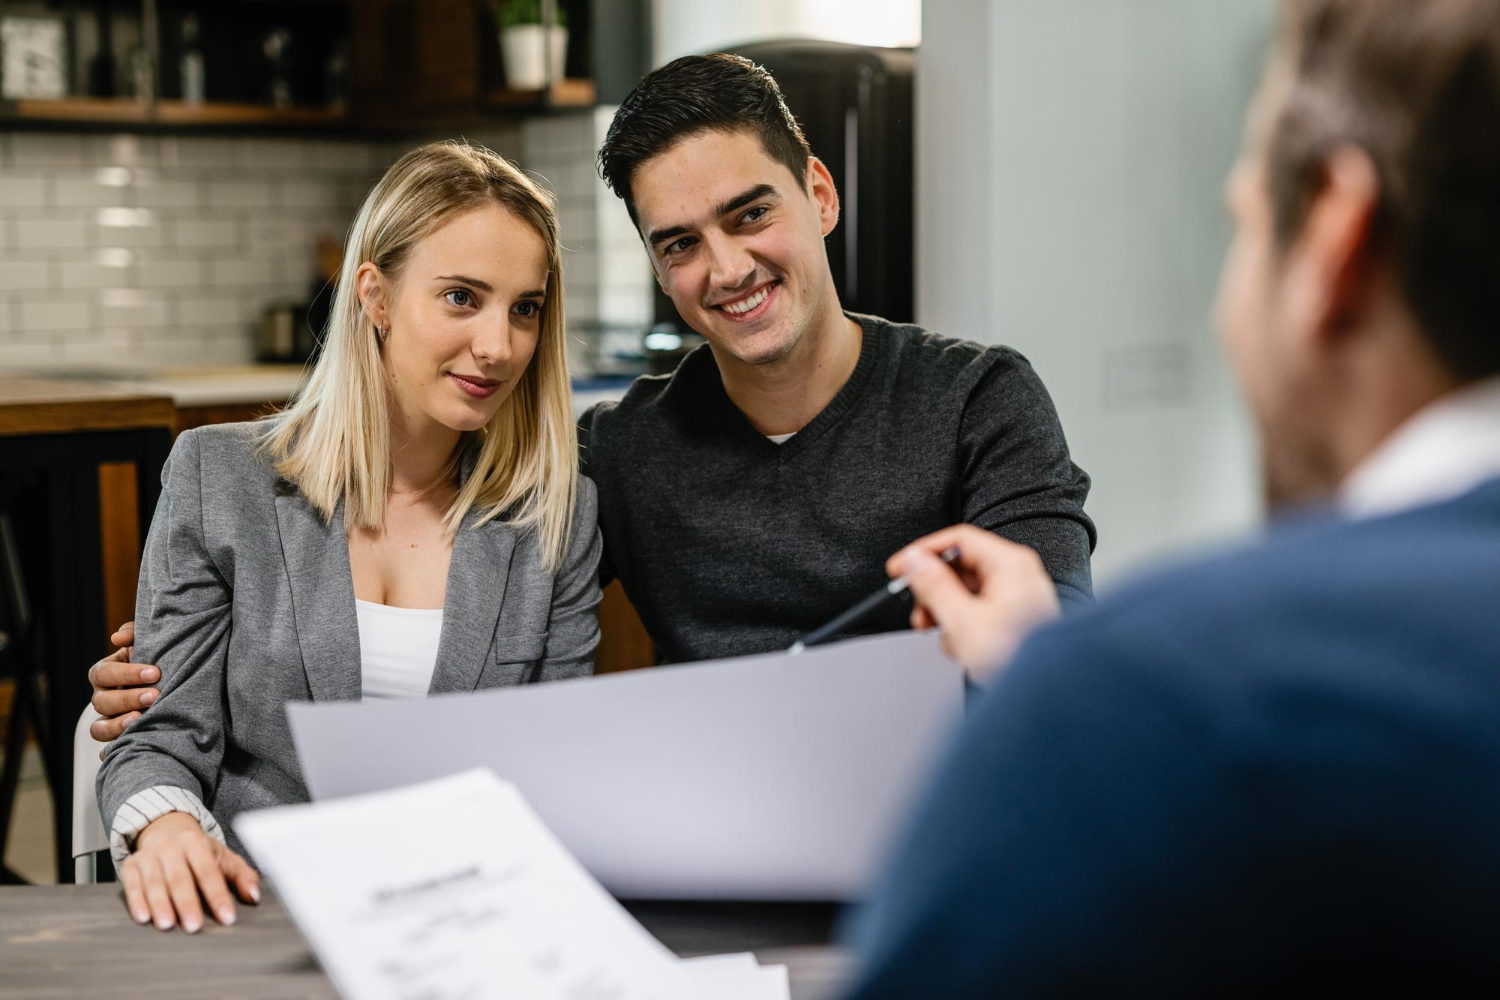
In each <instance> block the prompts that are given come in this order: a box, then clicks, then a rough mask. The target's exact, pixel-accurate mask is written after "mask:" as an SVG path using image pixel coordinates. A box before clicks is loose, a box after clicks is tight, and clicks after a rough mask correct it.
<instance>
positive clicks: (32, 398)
mask: <svg viewBox="0 0 1500 1000" xmlns="http://www.w3.org/2000/svg"><path fill="white" fill-rule="evenodd" d="M176 417H177V408H176V406H175V405H174V404H173V402H172V398H171V397H170V396H165V395H162V394H160V393H152V392H141V391H137V390H132V389H125V388H121V387H119V386H115V385H111V384H108V383H102V382H74V381H69V380H64V379H49V378H13V377H5V376H0V435H4V436H7V437H19V436H22V435H31V434H68V433H75V432H79V431H115V430H131V429H135V428H140V427H166V428H170V427H171V426H172V424H173V421H174V420H176Z"/></svg>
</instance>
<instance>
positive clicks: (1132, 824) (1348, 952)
mask: <svg viewBox="0 0 1500 1000" xmlns="http://www.w3.org/2000/svg"><path fill="white" fill-rule="evenodd" d="M1286 10H1287V13H1288V15H1289V17H1288V22H1287V26H1286V34H1285V36H1284V38H1283V40H1282V43H1281V45H1280V48H1279V51H1278V53H1277V58H1276V60H1275V61H1274V63H1273V67H1272V69H1271V70H1270V72H1269V73H1268V76H1267V80H1266V83H1265V85H1264V87H1263V90H1262V95H1261V99H1260V101H1259V104H1258V114H1256V115H1254V116H1252V122H1251V125H1250V127H1249V129H1248V132H1247V142H1246V149H1245V153H1244V157H1243V159H1242V162H1241V164H1240V166H1239V167H1237V169H1236V171H1235V173H1234V175H1233V177H1232V179H1231V181H1230V184H1229V202H1230V207H1231V212H1232V214H1233V216H1234V221H1235V227H1236V237H1235V241H1234V245H1233V247H1232V249H1231V250H1230V253H1229V258H1228V261H1227V262H1226V265H1225V270H1224V278H1223V286H1222V289H1221V296H1220V309H1219V314H1220V325H1221V328H1222V330H1223V333H1224V338H1225V341H1226V345H1227V348H1228V350H1229V353H1230V354H1231V355H1232V357H1233V360H1234V363H1235V366H1236V368H1237V369H1238V371H1239V374H1240V376H1241V380H1242V382H1243V384H1244V387H1245V390H1246V394H1247V396H1248V398H1249V400H1250V403H1251V406H1252V409H1253V410H1254V413H1255V417H1256V420H1257V422H1258V424H1259V426H1260V430H1261V436H1262V439H1263V442H1264V454H1265V475H1266V485H1267V490H1268V494H1269V496H1270V498H1271V499H1272V500H1273V501H1274V502H1275V503H1277V504H1280V505H1286V504H1293V503H1295V504H1298V505H1306V504H1307V503H1308V502H1310V501H1317V500H1329V499H1331V500H1332V501H1333V506H1334V510H1333V511H1331V512H1330V513H1329V514H1327V515H1323V516H1318V517H1312V518H1308V517H1305V516H1304V517H1302V518H1300V519H1299V520H1298V521H1296V522H1293V523H1284V524H1281V525H1280V526H1279V528H1278V530H1277V531H1275V532H1273V534H1272V537H1271V539H1270V540H1269V541H1268V542H1267V543H1266V544H1264V545H1261V546H1258V547H1256V548H1253V549H1250V550H1248V551H1245V552H1242V553H1239V554H1236V555H1232V556H1229V557H1227V558H1222V559H1219V560H1216V561H1213V562H1210V563H1207V564H1205V565H1200V566H1197V567H1193V568H1188V569H1184V570H1178V571H1175V572H1172V573H1169V574H1166V575H1162V576H1158V577H1156V578H1154V579H1150V580H1147V581H1145V582H1143V583H1141V584H1139V585H1137V586H1135V587H1134V588H1132V589H1129V590H1127V591H1124V592H1121V593H1120V594H1119V595H1117V596H1116V597H1114V598H1113V599H1111V600H1108V601H1105V602H1101V603H1100V604H1099V605H1097V606H1095V607H1093V608H1090V609H1088V610H1086V611H1084V612H1083V613H1081V614H1079V615H1078V616H1076V617H1075V618H1073V620H1072V621H1071V622H1069V623H1066V624H1064V625H1060V626H1057V627H1052V628H1047V629H1044V630H1042V631H1041V632H1038V633H1037V634H1035V635H1034V636H1033V637H1032V638H1031V639H1030V640H1028V641H1027V642H1026V644H1025V645H1024V646H1023V647H1022V648H1021V650H1020V652H1019V654H1017V656H1016V658H1015V659H1014V660H1013V661H1012V663H1011V664H1010V665H1009V666H1008V667H1007V668H1006V669H1005V670H1004V671H1003V672H1002V673H1001V674H1000V675H999V677H998V678H997V679H996V680H995V682H994V686H993V687H992V688H991V690H990V691H989V692H988V693H987V694H986V695H985V697H984V700H983V702H982V704H981V705H980V707H979V708H978V709H977V710H976V712H975V713H974V714H973V715H972V716H971V718H970V719H969V722H968V727H967V729H966V732H965V734H964V736H963V737H962V739H961V740H960V742H959V744H958V746H957V747H956V748H955V750H954V752H953V754H952V756H951V759H950V761H949V766H948V767H947V769H946V771H945V772H944V773H943V775H942V777H941V778H940V780H939V781H938V783H937V787H936V788H935V789H934V790H933V791H932V793H931V794H930V796H929V797H928V800H927V802H926V804H925V807H924V808H923V809H922V811H921V814H920V819H919V820H918V822H917V824H916V825H915V827H914V828H913V829H912V831H911V832H910V834H909V836H908V837H907V839H906V844H905V846H904V848H902V849H901V850H900V851H899V852H898V854H897V857H896V858H895V860H894V863H893V864H892V866H891V868H890V874H889V875H888V877H887V878H886V880H885V883H884V887H883V889H882V890H881V891H879V892H878V893H877V894H876V896H875V899H874V902H873V903H872V905H871V906H870V907H869V908H868V911H867V912H866V913H865V914H864V915H863V920H862V926H861V927H860V929H859V932H858V939H859V942H860V948H861V952H862V968H863V971H862V975H861V978H862V982H861V984H860V985H859V986H858V988H857V989H856V990H855V991H854V994H853V995H854V997H855V998H857V1000H877V998H886V997H891V998H896V997H903V998H904V997H914V996H921V997H927V998H934V1000H940V998H957V997H988V996H996V995H1000V994H1004V995H1006V996H1016V997H1042V996H1049V997H1050V996H1153V997H1156V996H1194V997H1197V996H1222V995H1234V996H1280V995H1286V994H1288V993H1292V994H1297V995H1302V994H1309V995H1310V994H1314V993H1317V994H1322V995H1337V996H1372V995H1381V996H1384V995H1393V994H1397V993H1399V994H1401V995H1406V996H1454V995H1463V996H1494V995H1495V994H1496V993H1497V992H1500V949H1497V948H1496V947H1495V941H1494V933H1493V931H1494V928H1495V927H1497V926H1500V853H1497V851H1496V847H1495V845H1496V844H1497V843H1500V798H1497V797H1496V795H1495V794H1494V790H1495V788H1496V787H1497V786H1500V626H1497V624H1496V611H1497V609H1500V298H1497V297H1496V294H1495V282H1496V279H1497V277H1500V241H1497V238H1496V234H1497V233H1500V187H1497V185H1496V183H1495V179H1496V178H1497V177H1500V132H1497V130H1496V128H1495V125H1494V123H1495V122H1496V121H1497V120H1500V3H1497V2H1496V0H1288V2H1287V4H1286ZM955 541H957V542H959V543H960V544H961V545H962V546H963V552H964V563H965V564H964V567H963V568H964V569H966V570H967V571H968V574H969V578H970V580H971V581H973V582H975V583H976V584H977V586H978V588H979V592H978V593H977V594H971V593H970V592H969V589H968V588H967V587H965V586H964V585H963V584H962V583H961V582H960V580H959V578H958V577H957V576H956V575H955V574H954V573H953V572H952V571H951V570H949V569H948V568H947V567H946V566H944V565H942V564H940V563H938V562H937V561H936V560H935V559H934V558H933V555H932V553H933V552H934V551H936V550H939V549H941V548H942V547H944V546H947V545H949V544H952V543H954V542H955ZM1010 549H1011V547H1009V546H1007V545H1006V544H1005V543H1004V542H1002V541H1001V540H999V539H996V538H994V537H993V536H985V535H981V534H979V533H977V532H973V531H971V530H968V529H965V528H958V529H954V530H952V531H949V532H944V533H942V534H940V535H938V536H935V537H933V538H931V539H927V540H924V541H922V542H920V543H918V545H916V546H914V547H912V549H911V550H909V551H908V552H905V553H902V554H901V555H899V556H898V557H897V558H896V559H893V560H892V565H891V567H890V568H891V570H892V572H911V573H913V574H914V580H913V591H914V592H915V593H916V594H917V598H918V601H919V602H920V609H919V612H918V614H919V615H920V616H921V617H922V618H923V620H933V621H936V622H938V623H941V624H942V626H943V628H944V630H945V634H946V636H945V637H946V639H947V641H948V643H949V647H950V649H951V651H952V652H953V653H954V655H956V656H958V657H961V658H963V659H965V660H967V661H968V662H970V663H971V664H980V663H984V662H986V661H988V660H990V659H992V658H993V657H996V656H1003V655H1004V653H1005V650H1006V649H1007V648H1009V647H1010V646H1011V645H1012V644H1013V642H1014V640H1015V637H1016V635H1017V634H1018V633H1019V632H1020V631H1022V629H1023V628H1024V624H1025V623H1024V622H1022V623H1018V622H1017V621H1016V620H1015V609H1017V608H1021V607H1025V602H1023V601H1016V600H1014V595H1013V593H1007V594H1005V595H1004V596H1003V598H997V597H995V596H994V588H996V587H997V586H1000V585H1001V584H1002V583H1004V580H1003V579H1002V578H1003V577H1014V576H1015V572H1014V569H1015V567H1014V565H1013V564H1012V561H1011V560H1012V558H1013V556H1014V553H1013V552H1012V551H1011V550H1010ZM1033 583H1034V581H1033ZM1009 586H1011V587H1014V586H1015V584H1014V581H1013V580H1012V582H1011V583H1010V584H1009Z"/></svg>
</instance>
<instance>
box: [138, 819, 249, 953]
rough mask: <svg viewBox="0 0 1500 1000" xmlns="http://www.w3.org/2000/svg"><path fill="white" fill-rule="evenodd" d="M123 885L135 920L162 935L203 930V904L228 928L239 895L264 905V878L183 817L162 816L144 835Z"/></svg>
mask: <svg viewBox="0 0 1500 1000" xmlns="http://www.w3.org/2000/svg"><path fill="white" fill-rule="evenodd" d="M120 884H121V885H122V886H124V888H125V905H126V907H127V908H128V909H129V911H130V916H131V918H132V919H133V920H135V922H136V923H138V924H144V923H154V924H155V925H156V926H157V928H159V929H160V930H164V931H167V930H171V929H172V928H173V927H174V926H176V925H177V924H181V925H182V929H183V930H185V931H187V932H188V933H189V934H196V933H197V932H198V931H200V930H202V928H203V921H204V916H203V910H204V904H207V907H208V911H209V912H210V913H212V914H213V916H214V918H215V919H216V920H218V921H219V923H221V924H223V925H225V926H226V927H227V926H229V925H230V924H233V923H234V920H235V907H234V896H235V895H238V896H239V898H240V899H242V900H243V901H245V902H246V903H252V904H253V903H258V902H260V874H259V873H258V872H256V870H255V869H254V868H251V867H250V864H249V862H247V861H246V860H245V859H244V858H242V857H240V856H239V855H238V854H236V853H234V852H233V851H231V850H230V849H229V848H227V847H225V846H224V845H223V844H221V843H219V842H218V841H217V840H215V839H214V838H212V837H210V836H209V835H208V834H206V833H204V832H203V827H201V826H199V825H198V821H197V820H196V819H194V818H193V817H191V816H189V815H188V814H187V813H182V812H170V813H167V814H166V815H164V816H159V817H157V818H156V819H155V820H153V821H152V822H151V823H150V824H149V825H148V826H147V827H146V828H145V829H144V830H142V831H141V832H140V835H139V836H137V837H136V840H135V851H134V853H132V854H131V855H130V857H128V858H126V859H125V863H124V864H123V865H122V866H121V867H120ZM231 886H233V887H234V893H233V894H231V892H230V887H231Z"/></svg>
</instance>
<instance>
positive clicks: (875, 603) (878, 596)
mask: <svg viewBox="0 0 1500 1000" xmlns="http://www.w3.org/2000/svg"><path fill="white" fill-rule="evenodd" d="M938 558H939V559H941V560H943V562H945V563H947V564H948V565H950V566H951V565H953V561H954V560H955V559H957V558H958V546H957V545H955V546H952V547H951V548H948V549H945V550H943V553H942V555H940V556H938ZM910 586H911V580H910V579H908V578H907V577H904V576H898V577H896V579H894V580H892V581H891V582H890V583H888V584H886V585H885V586H884V587H882V588H880V589H879V590H877V591H875V593H873V594H871V595H870V596H869V597H866V598H865V599H864V600H863V601H860V602H859V603H858V604H856V605H855V606H854V607H852V608H850V609H849V610H848V611H845V612H844V613H843V614H841V615H839V616H838V617H837V618H835V619H834V620H833V621H831V622H829V623H828V624H827V625H824V626H822V627H821V628H815V629H813V630H812V631H811V632H809V633H807V634H806V635H804V636H803V637H802V638H801V639H798V640H797V641H796V642H794V643H792V645H791V648H789V649H788V650H787V653H788V655H791V656H796V655H797V654H798V653H800V652H802V651H803V650H804V649H806V648H807V647H809V646H816V645H818V644H820V643H824V642H827V641H828V640H829V639H832V638H833V637H834V636H836V635H838V634H839V633H840V632H842V631H844V630H845V629H847V628H848V627H849V626H850V625H853V624H854V623H855V622H858V621H862V620H864V619H865V618H867V617H869V616H870V615H871V614H873V613H874V612H876V611H878V610H880V609H881V608H883V607H885V605H886V604H887V603H888V602H890V601H894V600H895V599H896V598H897V597H899V596H900V595H902V594H904V593H906V588H908V587H910Z"/></svg>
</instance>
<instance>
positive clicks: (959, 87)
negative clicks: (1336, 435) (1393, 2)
mask: <svg viewBox="0 0 1500 1000" xmlns="http://www.w3.org/2000/svg"><path fill="white" fill-rule="evenodd" d="M1273 15H1274V3H1273V2H1272V0H1239V2H1236V3H1232V4H1229V3H1204V2H1202V0H1131V2H1130V3H1099V2H1095V0H1048V2H1046V3H1037V2H1036V0H945V2H941V3H937V2H933V3H928V4H926V5H925V7H924V10H923V18H922V22H923V23H922V31H923V37H924V42H923V46H922V52H921V57H920V59H919V64H918V72H919V77H918V97H917V102H918V106H917V127H918V141H917V191H918V193H917V220H918V226H917V230H918V235H917V260H918V262H919V263H918V268H917V271H918V275H917V312H918V316H917V318H918V321H919V322H922V323H923V324H924V325H927V326H929V327H931V328H933V329H935V330H938V331H940V332H944V333H948V334H951V335H954V336H962V337H968V338H972V339H976V340H981V341H985V342H994V343H1005V344H1009V345H1011V346H1013V347H1015V348H1017V349H1018V350H1020V351H1021V352H1022V353H1023V354H1025V355H1026V356H1027V357H1029V358H1030V359H1031V361H1032V363H1033V364H1034V365H1035V366H1036V368H1037V370H1038V371H1039V372H1040V373H1041V376H1042V378H1043V380H1044V381H1045V382H1046V383H1047V385H1048V387H1049V389H1050V390H1051V392H1052V396H1053V399H1054V400H1055V402H1056V403H1057V406H1058V410H1059V412H1060V413H1061V416H1062V420H1063V426H1064V429H1065V431H1066V432H1067V434H1068V438H1069V442H1070V444H1071V445H1072V448H1073V452H1074V456H1075V458H1076V460H1077V461H1078V463H1079V464H1080V465H1082V466H1083V467H1084V468H1085V469H1086V470H1087V471H1088V472H1089V473H1090V474H1091V475H1092V476H1093V478H1094V492H1093V494H1092V496H1091V498H1090V502H1089V507H1088V509H1089V511H1090V513H1091V514H1092V516H1093V517H1094V519H1095V520H1096V522H1097V523H1098V525H1099V531H1100V544H1099V549H1098V552H1097V553H1096V556H1095V564H1094V565H1095V577H1096V580H1097V581H1098V582H1099V583H1100V584H1101V586H1102V587H1104V588H1106V589H1107V587H1108V586H1109V585H1110V584H1111V582H1113V581H1117V580H1118V579H1119V578H1120V577H1121V575H1122V574H1123V573H1124V572H1125V571H1126V570H1127V568H1129V567H1138V566H1140V565H1141V563H1142V561H1143V560H1145V559H1150V558H1155V557H1160V556H1164V555H1166V554H1168V553H1170V552H1173V551H1175V550H1178V549H1180V548H1182V547H1183V546H1185V545H1189V544H1194V543H1202V542H1204V541H1205V540H1210V539H1217V538H1221V537H1224V536H1228V535H1232V534H1237V533H1240V532H1242V531H1244V530H1245V529H1246V528H1247V527H1248V526H1249V525H1251V524H1253V522H1254V521H1255V519H1256V517H1257V516H1258V511H1259V501H1258V487H1257V485H1256V483H1257V468H1256V461H1255V452H1254V445H1253V436H1252V434H1251V432H1250V428H1249V425H1248V421H1247V419H1246V417H1245V416H1244V413H1243V410H1242V408H1241V406H1240V404H1239V400H1238V396H1237V393H1236V391H1235V387H1234V383H1233V379H1232V377H1231V376H1230V374H1229V371H1228V368H1227V365H1226V363H1225V361H1224V359H1223V357H1222V355H1221V352H1220V350H1219V347H1218V343H1217V341H1216V338H1215V335H1214V331H1213V324H1212V318H1211V315H1210V312H1211V305H1212V301H1213V297H1214V290H1215V286H1216V282H1217V275H1218V269H1219V264H1220V262H1221V259H1222V255H1223V251H1224V247H1225V246H1226V244H1227V240H1228V236H1229V224H1228V221H1227V219H1226V218H1225V216H1224V212H1223V208H1222V204H1223V203H1222V196H1221V190H1222V182H1223V179H1224V175H1225V173H1226V172H1227V171H1228V169H1229V167H1230V165H1231V163H1232V162H1233V159H1234V155H1235V152H1236V149H1237V146H1238V141H1239V129H1240V121H1241V118H1242V116H1243V113H1244V108H1245V105H1246V103H1247V101H1248V98H1249V95H1250V93H1251V91H1252V90H1253V88H1254V85H1255V81H1256V79H1257V78H1258V75H1259V68H1260V63H1261V59H1262V57H1263V54H1264V46H1265V44H1266V41H1267V40H1268V38H1269V35H1270V30H1271V24H1272V20H1273Z"/></svg>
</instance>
